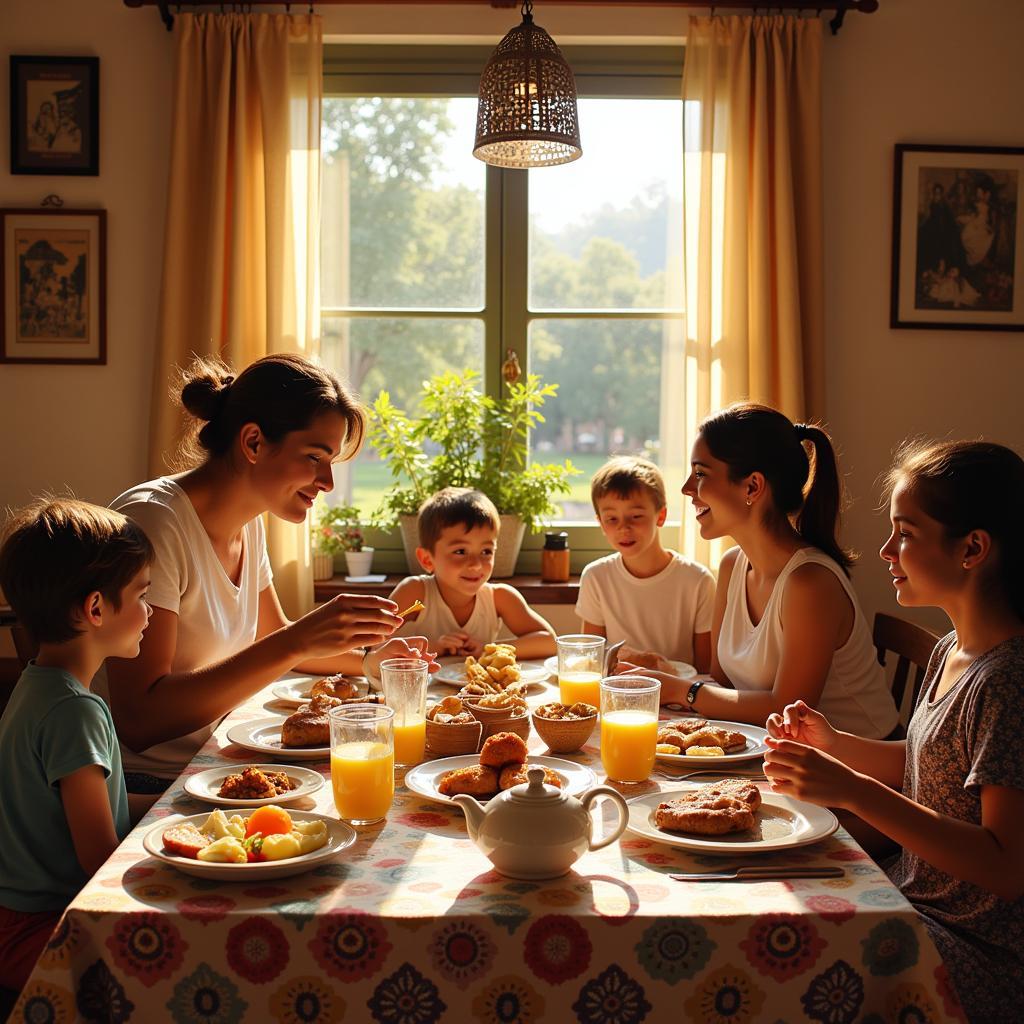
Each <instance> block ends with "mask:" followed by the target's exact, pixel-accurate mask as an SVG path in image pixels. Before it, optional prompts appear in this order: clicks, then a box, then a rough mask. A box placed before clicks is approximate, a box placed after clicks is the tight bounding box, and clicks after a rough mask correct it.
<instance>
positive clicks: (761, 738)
mask: <svg viewBox="0 0 1024 1024" xmlns="http://www.w3.org/2000/svg"><path fill="white" fill-rule="evenodd" d="M677 717H679V718H700V717H701V716H700V715H694V714H691V715H687V714H685V713H684V714H682V715H679V716H677ZM707 723H708V726H709V728H712V729H728V730H729V731H730V732H741V733H743V735H744V736H746V737H747V746H746V747H745V748H744V749H743V750H737V751H736V753H734V754H720V755H717V756H714V757H693V756H692V755H690V754H658V755H657V758H658V760H659V761H668V762H671V763H674V764H685V765H686V766H687V767H688V768H694V767H697V766H698V765H703V764H708V765H713V764H735V763H736V762H737V761H752V760H753V759H754V758H756V757H764V755H765V754H766V753H767V752H768V744H767V743H765V737H767V735H768V733H767V731H766V730H765V729H762V728H761V727H760V726H757V725H747V724H746V722H722V721H719V720H717V719H713V718H709V719H707ZM667 725H668V721H662V722H659V723H658V728H659V729H664V728H665V727H666V726H667Z"/></svg>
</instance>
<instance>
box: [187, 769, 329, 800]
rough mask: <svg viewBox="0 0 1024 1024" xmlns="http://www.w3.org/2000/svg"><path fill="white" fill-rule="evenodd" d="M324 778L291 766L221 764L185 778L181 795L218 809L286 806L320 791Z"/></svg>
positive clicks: (310, 771) (315, 773)
mask: <svg viewBox="0 0 1024 1024" xmlns="http://www.w3.org/2000/svg"><path fill="white" fill-rule="evenodd" d="M323 784H324V777H323V776H322V775H321V774H320V773H319V772H314V771H312V770H311V769H309V768H300V767H299V766H298V765H291V764H281V765H278V764H250V765H245V766H244V767H240V766H238V765H221V766H220V767H219V768H207V769H206V771H202V772H196V774H195V775H190V776H189V777H188V778H187V779H185V792H186V793H188V794H189V796H194V797H195V798H196V799H197V800H205V801H206V803H209V804H216V805H218V806H220V807H252V805H253V804H254V803H256V802H259V803H263V804H286V803H290V802H291V801H292V800H298V799H299V798H300V797H304V796H309V795H310V794H311V793H315V792H316V791H317V790H318V789H321V788H322V787H323Z"/></svg>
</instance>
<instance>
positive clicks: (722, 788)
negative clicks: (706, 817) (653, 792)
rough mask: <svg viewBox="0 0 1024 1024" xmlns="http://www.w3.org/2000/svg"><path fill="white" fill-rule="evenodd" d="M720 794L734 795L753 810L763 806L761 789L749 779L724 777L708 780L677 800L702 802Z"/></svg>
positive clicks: (692, 802)
mask: <svg viewBox="0 0 1024 1024" xmlns="http://www.w3.org/2000/svg"><path fill="white" fill-rule="evenodd" d="M720 796H728V797H732V798H733V799H735V800H739V801H740V802H741V803H744V804H746V805H747V806H748V807H749V808H750V809H751V810H752V811H756V810H757V809H758V808H759V807H760V806H761V790H759V789H758V788H757V786H756V785H755V784H754V783H753V782H750V781H749V780H748V779H722V780H721V782H707V783H705V784H704V785H703V786H701V787H700V788H698V789H695V790H693V791H691V792H689V793H684V794H683V795H682V796H678V797H676V798H675V802H683V803H688V804H700V803H702V802H704V801H706V800H715V799H717V798H718V797H720Z"/></svg>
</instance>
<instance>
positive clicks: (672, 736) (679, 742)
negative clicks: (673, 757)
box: [658, 726, 687, 754]
mask: <svg viewBox="0 0 1024 1024" xmlns="http://www.w3.org/2000/svg"><path fill="white" fill-rule="evenodd" d="M686 737H687V733H683V732H679V731H678V730H677V729H670V728H668V726H665V727H664V728H662V729H659V730H658V743H659V744H660V745H661V746H666V747H671V748H672V750H671V751H669V753H676V754H682V753H684V752H685V750H686Z"/></svg>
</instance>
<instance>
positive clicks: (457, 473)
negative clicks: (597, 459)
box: [369, 370, 579, 578]
mask: <svg viewBox="0 0 1024 1024" xmlns="http://www.w3.org/2000/svg"><path fill="white" fill-rule="evenodd" d="M557 391H558V385H557V384H542V383H541V379H540V377H539V376H537V375H536V374H530V375H529V376H528V377H527V378H526V380H525V381H522V382H517V383H513V384H509V385H507V395H506V396H505V397H504V398H498V399H495V398H491V397H490V396H488V395H484V394H482V393H481V391H480V375H479V374H478V373H476V372H475V371H474V370H465V371H463V372H462V373H461V374H458V373H453V372H452V371H448V372H446V373H442V374H438V375H437V376H435V377H432V378H431V379H430V380H429V381H427V382H426V384H425V385H424V393H423V402H422V404H423V411H422V414H421V415H420V417H419V418H418V419H410V418H409V417H408V416H407V415H406V414H405V413H404V412H403V411H402V410H401V409H397V408H396V407H395V406H394V405H392V403H391V396H390V395H389V394H388V392H386V391H382V392H381V393H380V395H379V396H378V397H377V400H376V401H375V402H374V403H373V417H372V420H371V425H370V433H369V439H370V444H371V445H372V446H373V448H374V449H375V450H376V452H377V453H378V454H379V455H380V457H381V459H382V460H383V462H384V463H385V464H386V465H387V467H388V469H389V470H390V472H391V477H392V480H393V481H394V484H393V486H392V487H391V488H390V490H388V491H387V492H386V493H385V495H384V498H383V499H382V501H381V504H380V507H379V508H378V509H377V510H376V512H375V513H374V517H373V518H374V522H375V523H378V524H379V525H381V526H382V527H384V528H387V527H389V526H392V525H394V524H395V523H396V522H397V523H398V524H399V526H400V527H401V530H402V542H403V545H404V547H405V556H406V561H407V562H408V564H409V570H410V572H414V573H418V572H421V571H422V569H421V568H420V566H419V564H418V562H417V560H416V547H417V544H418V541H417V534H416V513H417V512H418V510H419V507H420V505H421V504H422V503H423V502H424V501H425V500H426V499H427V498H429V497H430V495H432V494H434V493H435V492H437V491H439V490H441V488H442V487H473V488H476V489H477V490H479V491H483V493H484V494H486V495H487V496H488V497H489V498H490V499H491V501H493V502H494V504H495V506H496V507H497V509H498V512H499V514H500V515H501V520H502V521H501V533H500V537H499V541H498V549H497V552H496V555H495V561H494V576H496V577H499V578H500V577H507V576H511V575H512V574H513V572H514V571H515V564H516V559H517V558H518V556H519V547H520V545H521V544H522V540H523V534H524V533H525V531H526V530H530V531H531V532H532V531H533V530H534V529H536V527H537V526H538V525H539V523H540V521H541V520H542V519H544V518H546V517H549V516H552V515H554V514H555V513H556V512H557V511H558V509H557V507H556V505H555V504H554V502H553V498H554V497H556V496H557V495H560V494H568V493H569V478H570V477H571V476H574V475H575V474H577V473H579V470H578V469H576V467H575V466H573V464H572V463H571V462H570V461H569V460H568V459H566V460H565V461H564V462H563V463H560V464H540V463H536V462H531V463H529V464H527V446H528V441H529V432H530V428H531V427H533V426H534V425H535V424H537V423H542V422H543V421H544V417H543V416H542V415H541V413H540V407H541V406H543V405H544V402H545V401H546V400H547V399H549V398H553V397H554V396H555V395H556V393H557Z"/></svg>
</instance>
